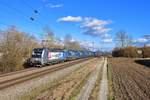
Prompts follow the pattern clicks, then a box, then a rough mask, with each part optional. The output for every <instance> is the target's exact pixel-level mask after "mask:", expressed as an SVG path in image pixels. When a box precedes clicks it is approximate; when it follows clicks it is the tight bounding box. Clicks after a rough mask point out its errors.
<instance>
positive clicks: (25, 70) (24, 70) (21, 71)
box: [0, 68, 37, 77]
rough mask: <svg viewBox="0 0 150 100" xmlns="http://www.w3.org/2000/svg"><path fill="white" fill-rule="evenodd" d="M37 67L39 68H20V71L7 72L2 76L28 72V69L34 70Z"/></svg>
mask: <svg viewBox="0 0 150 100" xmlns="http://www.w3.org/2000/svg"><path fill="white" fill-rule="evenodd" d="M35 69H37V68H28V69H23V70H19V71H14V72H10V73H6V74H1V75H0V77H5V76H10V75H14V74H19V73H23V72H28V71H32V70H35Z"/></svg>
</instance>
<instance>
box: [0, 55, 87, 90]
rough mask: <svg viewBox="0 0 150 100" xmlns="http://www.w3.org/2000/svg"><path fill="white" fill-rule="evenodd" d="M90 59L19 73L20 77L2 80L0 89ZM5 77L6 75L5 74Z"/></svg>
mask: <svg viewBox="0 0 150 100" xmlns="http://www.w3.org/2000/svg"><path fill="white" fill-rule="evenodd" d="M88 59H90V58H85V59H79V60H75V61H71V62H66V63H63V64H58V65H54V67H51V68H46V69H44V70H38V71H35V72H32V73H28V74H24V75H20V76H19V75H18V77H14V78H10V79H5V80H0V90H2V89H5V88H7V87H10V86H13V85H15V84H19V83H22V82H25V81H28V80H31V79H34V78H37V77H40V76H43V75H46V74H49V73H52V72H55V71H57V70H60V69H64V68H67V67H69V66H72V65H76V64H77V63H81V62H83V61H86V60H88ZM14 74H15V73H14ZM10 75H11V74H10ZM6 76H8V75H6ZM4 77H5V75H4ZM4 77H2V78H4Z"/></svg>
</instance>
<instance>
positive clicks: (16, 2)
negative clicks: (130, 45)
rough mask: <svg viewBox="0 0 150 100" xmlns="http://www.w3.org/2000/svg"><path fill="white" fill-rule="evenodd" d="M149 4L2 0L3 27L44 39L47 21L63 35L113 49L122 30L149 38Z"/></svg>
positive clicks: (142, 0) (144, 0)
mask: <svg viewBox="0 0 150 100" xmlns="http://www.w3.org/2000/svg"><path fill="white" fill-rule="evenodd" d="M149 5H150V0H0V29H6V28H7V27H8V26H9V25H15V26H16V27H17V29H19V30H21V31H24V32H27V33H30V34H31V35H34V36H36V37H37V38H38V39H39V40H41V39H42V38H43V36H44V33H43V27H44V26H45V25H47V26H49V27H50V29H51V30H52V31H53V32H54V33H55V36H56V37H59V38H61V39H63V38H64V37H65V35H66V34H71V35H72V37H73V39H74V40H77V41H80V43H81V44H84V45H87V46H92V45H93V43H94V47H95V48H98V49H103V50H112V49H113V48H114V47H115V46H116V45H115V42H116V41H115V34H116V33H117V32H118V31H120V30H124V31H126V32H127V34H128V35H129V36H130V37H132V38H133V39H134V41H136V42H137V43H139V44H142V43H146V42H147V41H148V39H149V38H147V37H149V36H150V12H149V11H150V6H149ZM34 10H36V11H38V13H35V12H34ZM31 17H32V18H34V20H30V18H31Z"/></svg>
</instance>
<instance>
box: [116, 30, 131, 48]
mask: <svg viewBox="0 0 150 100" xmlns="http://www.w3.org/2000/svg"><path fill="white" fill-rule="evenodd" d="M116 41H117V45H118V46H119V47H122V48H124V47H127V46H130V45H131V44H132V39H131V38H130V37H129V36H128V35H127V34H126V32H125V31H119V32H117V33H116Z"/></svg>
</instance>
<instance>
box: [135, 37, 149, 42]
mask: <svg viewBox="0 0 150 100" xmlns="http://www.w3.org/2000/svg"><path fill="white" fill-rule="evenodd" d="M133 42H135V43H145V42H148V40H147V39H146V38H138V39H135V40H133Z"/></svg>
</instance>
